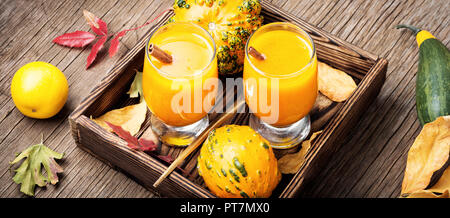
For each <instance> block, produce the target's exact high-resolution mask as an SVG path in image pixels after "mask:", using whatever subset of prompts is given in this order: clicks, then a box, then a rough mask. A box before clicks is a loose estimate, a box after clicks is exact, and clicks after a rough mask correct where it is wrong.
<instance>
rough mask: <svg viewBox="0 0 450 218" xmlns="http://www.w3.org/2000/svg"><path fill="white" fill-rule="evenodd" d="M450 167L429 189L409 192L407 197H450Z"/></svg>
mask: <svg viewBox="0 0 450 218" xmlns="http://www.w3.org/2000/svg"><path fill="white" fill-rule="evenodd" d="M449 192H450V168H447V169H446V170H445V171H444V173H443V174H442V176H441V178H440V179H439V181H438V182H437V183H436V184H435V185H433V187H431V188H430V189H427V190H418V191H415V192H413V193H411V194H407V195H406V196H407V198H450V196H449Z"/></svg>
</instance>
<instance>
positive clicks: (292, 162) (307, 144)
mask: <svg viewBox="0 0 450 218" xmlns="http://www.w3.org/2000/svg"><path fill="white" fill-rule="evenodd" d="M320 134H322V131H319V132H316V133H314V134H313V135H312V136H311V138H310V139H309V140H306V141H304V142H303V143H302V148H301V149H300V151H299V152H297V153H294V154H287V155H285V156H283V157H282V158H280V160H278V169H279V170H280V172H281V173H283V174H295V173H297V171H298V170H299V169H300V167H301V166H302V165H303V163H304V162H305V156H306V154H307V153H308V151H309V149H310V148H311V143H312V141H314V139H316V138H317V136H319V135H320Z"/></svg>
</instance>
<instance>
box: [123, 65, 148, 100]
mask: <svg viewBox="0 0 450 218" xmlns="http://www.w3.org/2000/svg"><path fill="white" fill-rule="evenodd" d="M142 76H143V73H142V72H138V71H136V76H135V77H134V80H133V83H131V87H130V90H129V91H128V92H127V94H128V95H130V98H138V97H139V96H141V101H143V100H144V99H143V97H144V94H143V93H144V91H143V89H142Z"/></svg>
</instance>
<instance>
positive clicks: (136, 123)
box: [92, 101, 147, 135]
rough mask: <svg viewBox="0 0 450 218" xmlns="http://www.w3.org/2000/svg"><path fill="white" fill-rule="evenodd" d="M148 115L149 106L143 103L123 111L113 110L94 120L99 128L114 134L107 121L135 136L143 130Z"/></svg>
mask: <svg viewBox="0 0 450 218" xmlns="http://www.w3.org/2000/svg"><path fill="white" fill-rule="evenodd" d="M146 114H147V104H146V103H145V101H142V102H141V103H139V104H135V105H131V106H127V107H124V108H121V109H117V110H112V111H110V112H108V113H106V114H104V115H102V116H101V117H99V118H96V119H92V120H93V121H94V122H96V123H97V124H98V125H99V126H101V127H103V128H104V129H106V130H108V131H109V132H113V131H112V129H111V128H110V127H109V126H108V125H107V124H106V123H105V121H107V122H109V123H112V124H114V125H116V126H120V127H122V129H124V130H126V131H128V132H130V133H131V135H135V134H136V133H138V132H139V130H140V129H141V125H142V123H144V121H145V118H146Z"/></svg>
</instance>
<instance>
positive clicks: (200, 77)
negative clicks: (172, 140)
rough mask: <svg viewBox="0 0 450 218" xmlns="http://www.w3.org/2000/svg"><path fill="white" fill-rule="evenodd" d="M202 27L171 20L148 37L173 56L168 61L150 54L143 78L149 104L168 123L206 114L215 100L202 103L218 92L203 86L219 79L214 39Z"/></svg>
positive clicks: (194, 119)
mask: <svg viewBox="0 0 450 218" xmlns="http://www.w3.org/2000/svg"><path fill="white" fill-rule="evenodd" d="M201 31H202V30H195V28H194V29H193V28H192V26H189V25H187V24H175V25H174V24H169V25H166V26H164V27H162V28H161V29H160V30H158V32H156V33H155V34H154V35H153V36H152V38H151V39H150V41H149V44H152V43H153V44H154V45H157V46H158V47H159V48H161V49H162V50H164V51H165V52H166V53H168V54H170V55H172V59H173V61H172V63H170V64H166V63H162V62H160V61H158V60H157V59H156V58H154V57H152V56H150V55H148V54H147V55H146V56H147V57H146V58H145V62H144V74H143V81H142V82H143V90H144V98H145V101H146V103H147V105H148V107H149V108H150V110H151V112H152V113H153V114H154V115H155V116H156V117H158V118H159V119H160V120H161V121H163V122H164V123H165V124H167V125H170V126H175V127H182V126H187V125H190V124H193V123H195V122H197V121H199V120H201V119H202V118H204V117H205V116H206V115H207V113H208V112H209V110H210V109H211V108H212V105H214V102H212V103H211V104H209V105H210V106H204V103H203V101H204V99H205V98H206V97H207V96H215V93H212V92H213V91H211V90H208V89H205V88H204V86H205V83H206V82H207V80H208V79H213V80H212V81H215V82H216V83H217V80H214V79H217V77H218V71H217V61H216V59H215V48H214V42H213V41H212V39H207V38H206V37H204V36H203V35H202V34H203V33H201ZM147 52H148V51H147ZM209 82H211V80H209ZM216 86H217V85H216ZM212 101H213V100H212ZM206 105H208V104H206Z"/></svg>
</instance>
